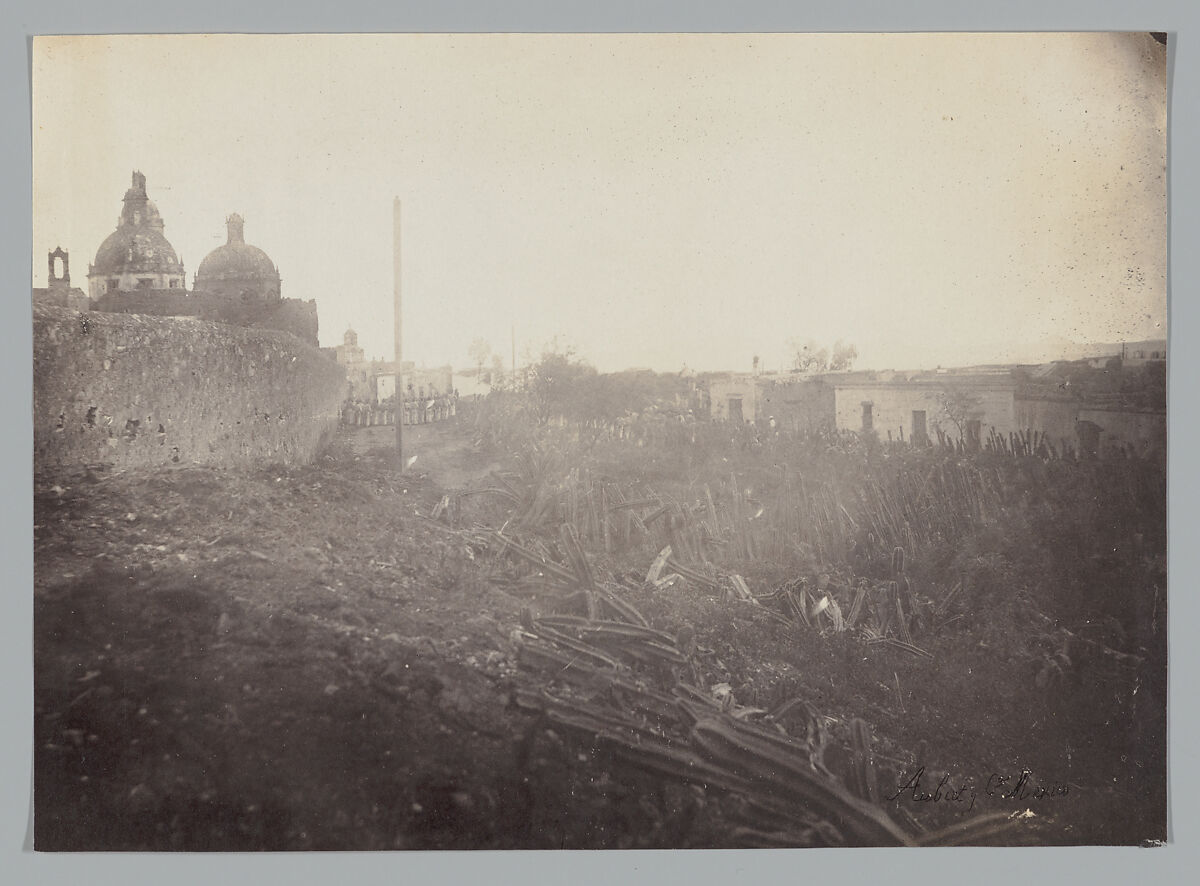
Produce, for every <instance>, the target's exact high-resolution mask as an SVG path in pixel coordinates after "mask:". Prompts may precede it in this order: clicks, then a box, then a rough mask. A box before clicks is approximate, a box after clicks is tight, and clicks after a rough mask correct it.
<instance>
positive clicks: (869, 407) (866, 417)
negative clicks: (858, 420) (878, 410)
mask: <svg viewBox="0 0 1200 886" xmlns="http://www.w3.org/2000/svg"><path fill="white" fill-rule="evenodd" d="M874 408H875V406H874V404H873V403H863V405H862V409H863V416H862V429H863V430H864V431H873V430H875V414H874Z"/></svg>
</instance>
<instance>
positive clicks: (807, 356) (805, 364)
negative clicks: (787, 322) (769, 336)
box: [788, 338, 829, 372]
mask: <svg viewBox="0 0 1200 886" xmlns="http://www.w3.org/2000/svg"><path fill="white" fill-rule="evenodd" d="M788 350H789V351H790V352H791V355H792V367H793V368H794V369H796V370H797V371H799V372H824V371H825V370H826V369H827V368H828V367H829V351H827V350H825V348H823V347H821V346H820V345H818V344H817V343H816V341H814V340H813V339H811V338H808V339H798V338H793V339H791V340H790V341H789V342H788Z"/></svg>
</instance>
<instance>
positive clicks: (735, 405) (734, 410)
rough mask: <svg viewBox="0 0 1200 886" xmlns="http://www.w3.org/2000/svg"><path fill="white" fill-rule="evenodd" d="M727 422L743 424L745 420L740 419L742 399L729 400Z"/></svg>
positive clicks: (732, 398) (733, 398) (731, 398)
mask: <svg viewBox="0 0 1200 886" xmlns="http://www.w3.org/2000/svg"><path fill="white" fill-rule="evenodd" d="M729 420H730V421H731V422H733V423H734V424H738V425H740V424H745V422H746V420H745V419H744V418H742V398H741V397H730V398H729Z"/></svg>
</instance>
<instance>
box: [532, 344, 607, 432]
mask: <svg viewBox="0 0 1200 886" xmlns="http://www.w3.org/2000/svg"><path fill="white" fill-rule="evenodd" d="M595 376H596V370H595V368H593V367H592V366H591V365H589V364H588V363H585V362H584V361H582V360H578V359H576V357H575V351H574V349H573V348H563V347H560V346H559V344H558V342H557V341H554V342H552V343H551V344H550V345H549V346H548V347H547V348H546V349H545V350H544V351H543V352H542V356H541V359H539V360H538V361H537V362H536V363H535V364H533V366H532V367H530V369H529V372H528V375H527V380H526V385H525V388H526V393H527V394H528V395H529V400H530V404H531V405H532V407H533V413H534V415H535V416H536V417H537V420H538V423H539V424H545V423H546V422H548V421H549V420H550V419H551V418H553V417H554V416H563V415H570V414H572V413H573V412H574V411H575V410H576V408H577V405H578V403H579V400H580V398H581V397H582V396H583V395H584V390H585V387H587V386H589V385H591V384H592V380H593V379H594V378H595Z"/></svg>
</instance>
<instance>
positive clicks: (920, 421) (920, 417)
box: [912, 409, 929, 446]
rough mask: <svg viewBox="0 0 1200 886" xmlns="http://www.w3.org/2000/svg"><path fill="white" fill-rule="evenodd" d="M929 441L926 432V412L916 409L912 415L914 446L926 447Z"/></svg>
mask: <svg viewBox="0 0 1200 886" xmlns="http://www.w3.org/2000/svg"><path fill="white" fill-rule="evenodd" d="M928 441H929V437H928V435H927V434H926V430H925V410H924V409H914V410H913V414H912V442H913V445H914V446H924V445H925V444H926V443H927V442H928Z"/></svg>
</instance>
